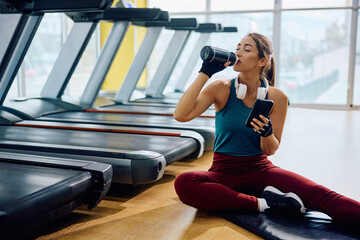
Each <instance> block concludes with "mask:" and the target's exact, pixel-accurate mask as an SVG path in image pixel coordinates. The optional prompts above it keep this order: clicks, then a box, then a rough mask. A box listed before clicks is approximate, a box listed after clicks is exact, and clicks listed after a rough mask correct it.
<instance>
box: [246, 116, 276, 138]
mask: <svg viewBox="0 0 360 240" xmlns="http://www.w3.org/2000/svg"><path fill="white" fill-rule="evenodd" d="M259 117H260V118H261V120H262V121H260V120H259V119H257V118H253V119H252V122H251V123H250V124H251V126H253V127H254V131H255V132H256V133H258V134H259V135H260V136H262V137H268V136H270V135H271V134H273V130H272V123H271V120H270V118H269V119H268V118H266V117H264V116H263V115H261V114H260V115H259Z"/></svg>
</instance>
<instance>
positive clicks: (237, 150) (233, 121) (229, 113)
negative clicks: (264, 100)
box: [214, 78, 267, 156]
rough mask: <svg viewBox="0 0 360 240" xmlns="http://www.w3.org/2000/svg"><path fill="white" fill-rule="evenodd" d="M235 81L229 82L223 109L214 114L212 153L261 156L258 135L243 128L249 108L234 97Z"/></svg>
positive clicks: (249, 129)
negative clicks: (229, 85)
mask: <svg viewBox="0 0 360 240" xmlns="http://www.w3.org/2000/svg"><path fill="white" fill-rule="evenodd" d="M235 80H236V78H234V79H232V80H231V87H230V96H229V99H228V101H227V103H226V105H225V107H224V108H222V109H221V110H220V111H218V112H216V114H215V142H214V152H216V153H222V154H226V155H232V156H254V155H260V154H263V152H262V150H261V148H260V135H258V134H257V133H255V132H254V130H253V129H252V128H248V127H246V126H245V121H246V120H247V117H248V115H249V114H250V110H251V108H248V107H247V106H245V105H244V103H243V101H242V100H240V99H238V98H237V97H236V90H235ZM262 84H263V83H262ZM266 97H267V96H266Z"/></svg>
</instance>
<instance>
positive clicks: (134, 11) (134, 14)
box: [66, 8, 166, 22]
mask: <svg viewBox="0 0 360 240" xmlns="http://www.w3.org/2000/svg"><path fill="white" fill-rule="evenodd" d="M162 12H163V11H162V10H161V9H159V8H108V9H105V10H100V11H87V12H71V13H66V14H67V16H69V17H70V18H71V19H72V20H73V21H74V22H90V21H100V20H103V21H122V20H126V21H143V20H147V21H149V20H158V19H159V17H162V18H163V17H164V16H165V15H163V13H162ZM165 17H166V16H165ZM160 20H161V19H160Z"/></svg>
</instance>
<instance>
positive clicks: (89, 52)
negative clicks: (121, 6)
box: [64, 18, 97, 98]
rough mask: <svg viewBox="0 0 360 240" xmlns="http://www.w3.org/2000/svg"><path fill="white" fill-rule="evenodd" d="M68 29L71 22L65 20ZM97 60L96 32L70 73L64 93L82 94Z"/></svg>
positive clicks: (68, 94)
mask: <svg viewBox="0 0 360 240" xmlns="http://www.w3.org/2000/svg"><path fill="white" fill-rule="evenodd" d="M68 19H69V18H68ZM67 25H68V29H69V30H71V26H69V25H72V23H69V22H67ZM96 60H97V53H96V32H94V34H93V35H92V37H91V39H90V41H89V43H88V45H87V46H86V48H85V51H84V53H83V55H82V56H81V58H80V61H79V63H78V64H77V66H76V68H75V71H74V73H73V74H72V75H71V78H70V81H69V84H68V85H67V87H66V89H65V91H64V95H65V96H70V97H72V98H79V97H81V95H82V94H83V92H84V90H85V87H86V84H87V82H88V81H89V79H90V76H91V73H92V71H93V70H94V66H95V63H96Z"/></svg>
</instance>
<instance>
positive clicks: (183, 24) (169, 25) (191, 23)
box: [133, 18, 199, 30]
mask: <svg viewBox="0 0 360 240" xmlns="http://www.w3.org/2000/svg"><path fill="white" fill-rule="evenodd" d="M133 24H134V25H138V26H145V27H165V28H166V29H170V30H193V29H197V28H198V27H199V24H198V22H197V20H196V18H171V19H170V21H168V22H164V21H153V22H146V23H144V22H141V21H140V22H136V21H135V22H133Z"/></svg>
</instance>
